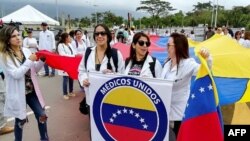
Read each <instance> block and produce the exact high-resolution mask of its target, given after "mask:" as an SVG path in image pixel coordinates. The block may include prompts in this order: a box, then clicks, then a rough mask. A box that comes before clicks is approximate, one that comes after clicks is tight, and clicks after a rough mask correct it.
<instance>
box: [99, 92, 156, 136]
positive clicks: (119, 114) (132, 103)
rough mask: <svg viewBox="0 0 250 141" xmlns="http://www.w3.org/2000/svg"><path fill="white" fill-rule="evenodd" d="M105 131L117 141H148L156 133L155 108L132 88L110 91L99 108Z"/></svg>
mask: <svg viewBox="0 0 250 141" xmlns="http://www.w3.org/2000/svg"><path fill="white" fill-rule="evenodd" d="M101 112H102V119H103V123H104V126H105V129H106V130H107V132H109V134H110V135H111V136H112V137H113V138H114V140H119V141H131V140H136V141H148V140H151V139H152V138H153V137H154V134H155V132H156V131H157V123H158V122H157V121H158V119H157V113H156V108H155V107H154V105H153V103H152V102H151V101H150V99H148V98H147V96H146V95H145V94H143V93H142V92H141V91H139V90H136V89H134V88H127V87H123V88H118V89H115V90H112V91H111V92H110V93H109V95H108V97H106V98H105V99H104V102H103V104H102V108H101Z"/></svg>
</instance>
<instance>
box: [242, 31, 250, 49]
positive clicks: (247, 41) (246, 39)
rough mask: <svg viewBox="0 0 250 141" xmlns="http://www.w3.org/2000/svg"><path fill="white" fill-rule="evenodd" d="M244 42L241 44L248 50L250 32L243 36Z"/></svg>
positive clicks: (249, 46)
mask: <svg viewBox="0 0 250 141" xmlns="http://www.w3.org/2000/svg"><path fill="white" fill-rule="evenodd" d="M244 39H245V41H244V42H243V46H244V47H246V48H250V31H246V32H245V35H244Z"/></svg>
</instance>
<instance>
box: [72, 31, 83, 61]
mask: <svg viewBox="0 0 250 141" xmlns="http://www.w3.org/2000/svg"><path fill="white" fill-rule="evenodd" d="M82 35H83V34H82V31H81V30H80V29H77V30H75V39H74V40H73V41H71V45H72V46H73V48H74V50H75V51H76V54H77V55H81V56H83V54H84V53H85V51H86V48H87V47H86V44H85V40H83V39H82Z"/></svg>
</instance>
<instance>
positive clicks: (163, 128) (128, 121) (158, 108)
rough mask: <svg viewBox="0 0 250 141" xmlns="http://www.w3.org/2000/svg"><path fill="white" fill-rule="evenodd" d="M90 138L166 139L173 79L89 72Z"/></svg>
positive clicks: (108, 140)
mask: <svg viewBox="0 0 250 141" xmlns="http://www.w3.org/2000/svg"><path fill="white" fill-rule="evenodd" d="M89 82H90V86H89V98H90V118H91V119H90V121H91V138H92V140H93V141H113V140H114V141H115V140H118V141H131V140H136V141H150V140H155V141H168V134H169V133H168V131H169V111H170V102H171V92H172V82H170V81H167V80H162V79H151V78H142V77H131V76H124V75H114V74H112V75H111V74H100V73H94V72H91V73H89Z"/></svg>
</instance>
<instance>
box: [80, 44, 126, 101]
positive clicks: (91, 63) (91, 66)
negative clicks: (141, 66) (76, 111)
mask: <svg viewBox="0 0 250 141" xmlns="http://www.w3.org/2000/svg"><path fill="white" fill-rule="evenodd" d="M91 50H92V51H91V53H90V54H89V57H88V60H87V70H86V68H85V63H84V57H82V60H81V62H80V64H79V67H78V72H79V73H78V80H79V82H80V84H81V86H83V80H85V79H87V78H88V75H87V72H88V71H95V54H96V52H95V50H96V46H95V47H92V48H91ZM117 56H118V68H117V70H118V73H122V72H123V71H124V61H123V57H122V54H121V52H120V51H119V50H117ZM107 63H108V57H107V56H106V55H105V56H104V58H103V60H102V62H101V67H100V72H102V71H103V70H106V69H107ZM110 64H111V66H112V69H113V72H115V65H114V63H113V59H112V58H111V59H110ZM84 90H85V95H86V103H87V104H90V101H89V92H88V87H85V88H84Z"/></svg>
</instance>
